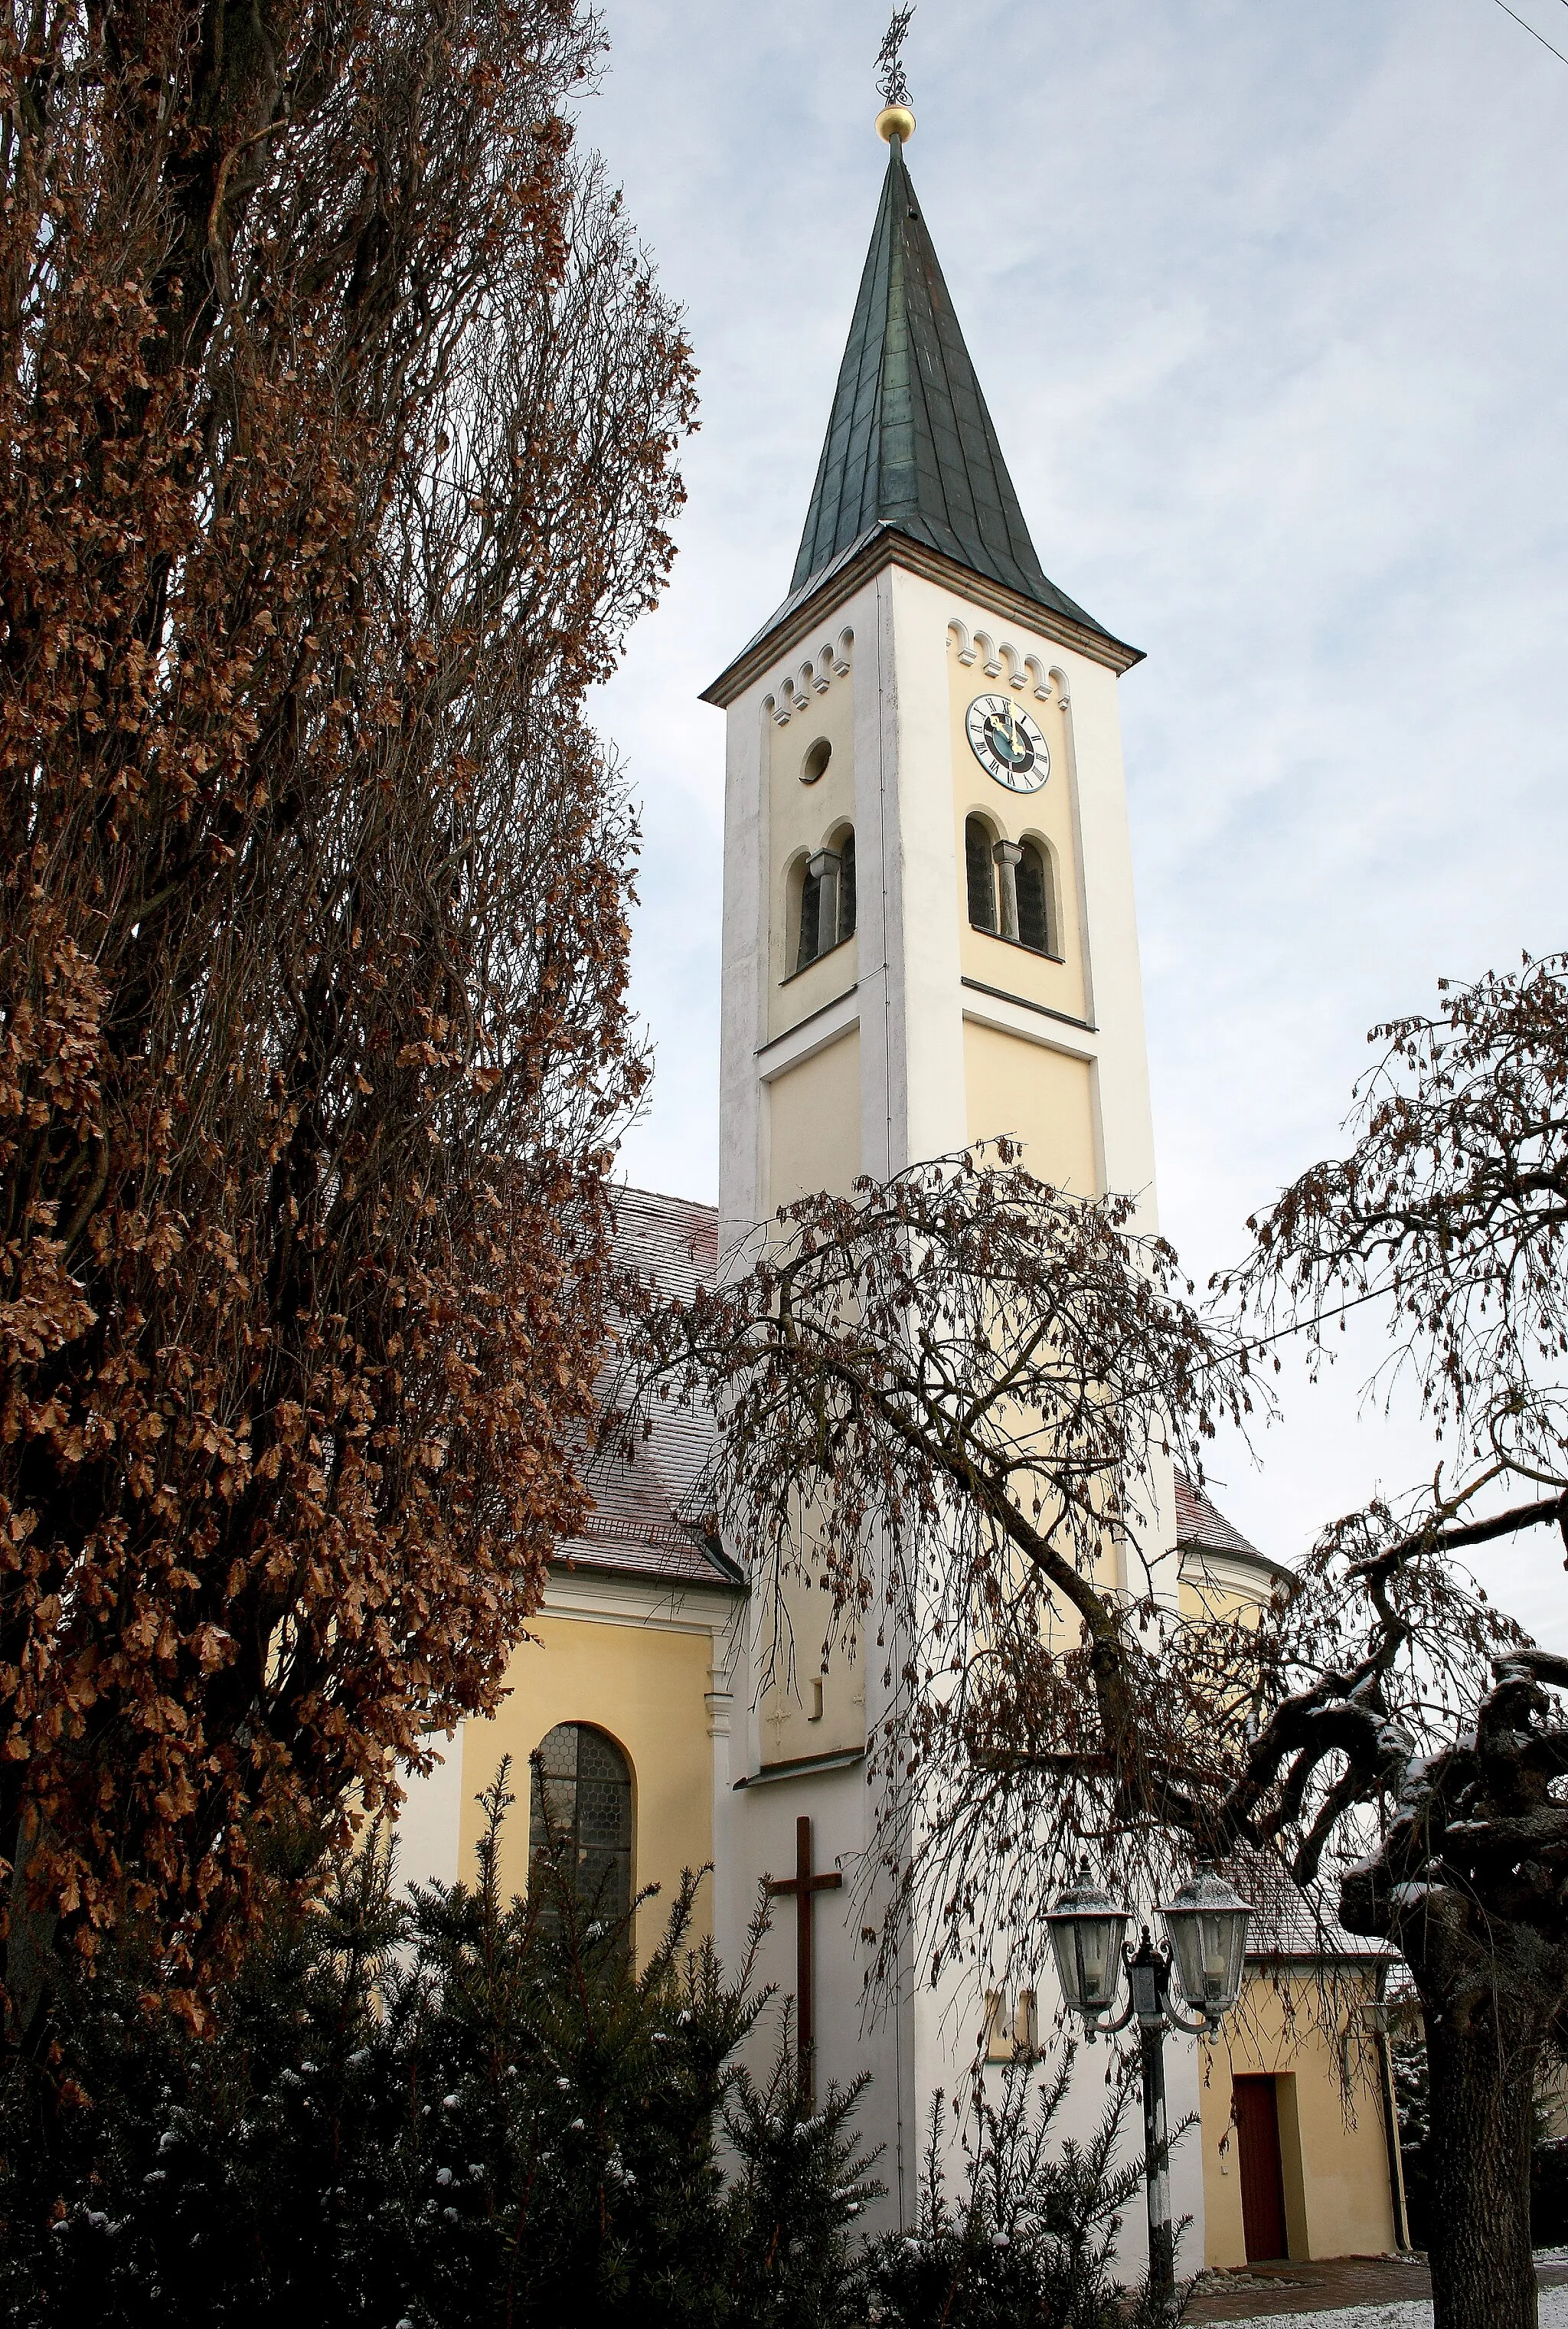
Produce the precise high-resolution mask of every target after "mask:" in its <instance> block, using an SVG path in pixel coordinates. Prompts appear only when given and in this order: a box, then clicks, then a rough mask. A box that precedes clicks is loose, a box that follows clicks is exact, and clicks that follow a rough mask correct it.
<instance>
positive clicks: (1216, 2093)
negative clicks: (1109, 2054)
mask: <svg viewBox="0 0 1568 2329" xmlns="http://www.w3.org/2000/svg"><path fill="white" fill-rule="evenodd" d="M1367 1994H1371V1993H1370V1988H1369V1989H1368V1993H1367ZM1295 2009H1296V2010H1295V2013H1294V2016H1293V2018H1290V2019H1288V2017H1287V2015H1286V2013H1285V2011H1284V2006H1283V2002H1282V1999H1281V1997H1280V1995H1279V1994H1278V1992H1277V1991H1276V1989H1275V1987H1274V1985H1273V1984H1272V1982H1271V1981H1270V1980H1269V1978H1268V1976H1267V1975H1254V1976H1253V1977H1252V1978H1251V1979H1249V1981H1248V1983H1247V1985H1246V1990H1245V1994H1244V2003H1243V2009H1242V2011H1241V2012H1240V2013H1238V2014H1236V2015H1235V2016H1234V2017H1233V2018H1232V2020H1231V2021H1230V2022H1228V2023H1226V2025H1225V2032H1224V2034H1223V2035H1222V2036H1221V2038H1220V2040H1219V2041H1218V2042H1217V2043H1216V2044H1215V2045H1213V2046H1204V2047H1202V2048H1201V2050H1200V2051H1201V2055H1202V2064H1201V2070H1200V2094H1201V2105H1200V2108H1201V2126H1200V2128H1199V2129H1198V2132H1199V2133H1200V2134H1201V2137H1202V2141H1203V2209H1204V2262H1205V2263H1206V2264H1209V2265H1215V2266H1219V2267H1221V2268H1224V2267H1228V2266H1234V2265H1243V2264H1245V2262H1246V2257H1247V2247H1246V2235H1245V2232H1244V2228H1243V2223H1242V2185H1241V2161H1240V2157H1239V2155H1238V2152H1237V2144H1236V2134H1235V2128H1234V2127H1233V2126H1232V2125H1231V2117H1230V2113H1231V2080H1232V2079H1233V2077H1245V2076H1247V2075H1248V2074H1253V2075H1255V2074H1257V2073H1260V2072H1261V2073H1262V2074H1263V2075H1264V2076H1267V2077H1273V2078H1276V2079H1278V2081H1279V2084H1278V2087H1277V2089H1276V2095H1277V2099H1278V2104H1279V2114H1280V2153H1281V2161H1282V2168H1283V2182H1284V2187H1285V2221H1286V2225H1287V2228H1288V2231H1289V2237H1290V2244H1291V2257H1292V2258H1296V2259H1297V2260H1298V2261H1300V2262H1305V2261H1306V2260H1307V2259H1308V2258H1311V2257H1339V2256H1381V2255H1382V2254H1384V2253H1385V2251H1386V2250H1388V2249H1392V2248H1393V2247H1394V2211H1393V2207H1392V2204H1391V2202H1390V2198H1389V2190H1388V2146H1387V2141H1386V2137H1385V2133H1384V2126H1383V2107H1382V2102H1381V2099H1380V2098H1379V2096H1378V2094H1377V2093H1376V2089H1375V2088H1373V2087H1371V2086H1368V2085H1364V2084H1362V2083H1360V2082H1357V2084H1356V2085H1355V2086H1354V2087H1353V2089H1352V2093H1351V2098H1350V2102H1351V2112H1352V2114H1353V2117H1354V2124H1353V2125H1347V2109H1346V2102H1345V2096H1344V2091H1343V2089H1342V2086H1341V2083H1340V2079H1339V2069H1338V2061H1337V2060H1336V2043H1337V2041H1335V2040H1334V2039H1333V2038H1331V2037H1330V2036H1329V2034H1328V2033H1327V2032H1324V2031H1323V2030H1321V2029H1320V2028H1318V2027H1315V2026H1314V2025H1313V2023H1312V2022H1311V2016H1310V2008H1309V2005H1308V2003H1307V2001H1306V1999H1305V1998H1303V1997H1301V1996H1300V1994H1298V1995H1297V1998H1296V2000H1295Z"/></svg>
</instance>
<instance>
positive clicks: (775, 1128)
mask: <svg viewBox="0 0 1568 2329" xmlns="http://www.w3.org/2000/svg"><path fill="white" fill-rule="evenodd" d="M767 1095H768V1098H767V1113H768V1143H769V1159H768V1166H769V1169H768V1204H769V1207H770V1209H771V1208H772V1207H773V1206H775V1205H787V1204H789V1203H791V1202H792V1201H793V1199H794V1198H796V1197H803V1196H806V1195H808V1194H810V1193H812V1192H814V1191H815V1190H818V1189H831V1190H833V1191H835V1192H836V1193H838V1194H840V1195H845V1196H847V1195H848V1193H849V1192H850V1187H851V1186H852V1184H853V1183H854V1181H855V1179H856V1176H857V1175H858V1174H859V1170H860V1031H859V1028H858V1027H851V1028H850V1030H849V1032H848V1033H846V1034H843V1035H840V1037H839V1039H838V1041H837V1042H834V1043H830V1044H829V1045H828V1047H827V1049H826V1050H825V1051H817V1052H814V1053H813V1054H812V1057H811V1058H810V1059H809V1060H803V1061H801V1063H800V1065H799V1067H796V1068H790V1069H787V1070H785V1072H784V1074H783V1075H782V1076H775V1079H774V1080H773V1081H772V1083H770V1084H769V1086H768V1088H767Z"/></svg>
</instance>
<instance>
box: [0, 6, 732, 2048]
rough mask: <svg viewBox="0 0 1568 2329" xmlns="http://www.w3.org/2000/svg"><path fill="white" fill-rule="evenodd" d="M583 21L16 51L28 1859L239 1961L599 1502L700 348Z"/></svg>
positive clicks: (7, 1665)
mask: <svg viewBox="0 0 1568 2329" xmlns="http://www.w3.org/2000/svg"><path fill="white" fill-rule="evenodd" d="M599 45H600V33H599V28H598V25H597V24H596V20H595V18H594V17H593V15H592V14H590V13H589V12H588V10H587V9H586V8H584V7H580V6H577V5H574V0H458V5H455V7H449V6H445V5H443V6H436V5H433V4H432V0H401V4H400V5H380V6H376V7H372V8H371V9H369V10H365V9H356V8H351V7H347V6H343V5H338V0H297V5H296V0H287V5H276V6H274V5H270V0H263V5H260V6H259V7H258V8H249V9H241V10H236V9H233V8H231V7H230V6H228V5H225V0H150V5H137V6H136V7H131V6H127V5H120V0H111V4H110V5H108V6H106V7H98V8H87V7H84V6H82V5H80V0H38V5H28V6H26V7H19V8H17V9H16V10H15V11H14V12H12V13H10V14H8V15H7V16H6V19H5V25H4V29H3V31H0V74H3V75H4V79H5V110H4V115H3V118H0V167H3V169H4V175H5V205H4V209H3V211H0V330H3V335H4V338H3V346H4V359H5V360H4V365H3V368H0V398H3V401H4V429H5V475H4V481H3V483H0V495H3V496H4V525H3V527H0V768H3V775H4V784H3V787H0V816H3V818H4V825H3V828H0V830H3V848H0V884H3V889H0V898H3V907H0V1355H3V1358H4V1364H5V1386H4V1393H3V1396H4V1401H5V1404H4V1430H3V1433H0V1855H3V1856H4V1859H5V1861H12V1860H14V1862H15V1864H16V1868H17V1871H18V1881H17V1883H16V1884H15V1885H14V1886H13V1887H12V1888H11V1899H12V1903H13V1909H12V1917H11V1925H10V1947H9V1958H8V1983H9V1987H10V1991H11V2004H12V2009H13V2010H12V2013H11V2015H10V2018H9V2022H8V2027H9V2028H10V2029H11V2031H12V2032H13V2034H15V2033H16V2032H17V2031H18V2029H19V2027H21V2026H22V2025H24V2024H25V2023H26V2020H27V2017H28V2014H29V2013H30V2012H31V2010H32V2006H33V2003H34V2002H35V2000H36V1996H37V1994H38V1989H39V1976H40V1972H41V1968H42V1959H41V1955H40V1952H41V1951H42V1952H43V1954H44V1956H47V1954H48V1952H49V1951H50V1950H51V1949H53V1948H56V1947H59V1946H61V1945H63V1944H64V1943H66V1942H70V1943H71V1944H73V1945H74V1946H75V1947H78V1948H79V1949H80V1950H83V1951H85V1952H87V1953H89V1955H90V1953H91V1951H92V1950H93V1948H94V1947H95V1946H96V1941H97V1937H98V1936H99V1934H100V1933H101V1932H102V1931H103V1930H104V1929H105V1928H107V1927H108V1926H110V1925H112V1924H113V1923H114V1922H115V1921H116V1920H117V1919H124V1918H126V1917H130V1918H133V1919H139V1920H141V1921H143V1922H144V1923H146V1925H147V1926H148V1928H149V1929H150V1931H151V1932H152V1933H153V1934H154V1936H155V1938H156V1940H157V1943H158V1949H159V1962H160V1964H161V1966H162V1968H163V1974H164V1978H165V1980H166V1981H167V1982H168V1983H169V1984H170V1985H172V1987H173V1989H174V1991H175V1992H176V1993H180V1992H182V1991H184V1992H186V1993H188V1994H190V1996H191V1997H192V2000H193V1999H194V1998H195V1995H196V1993H197V1992H198V1991H199V1989H200V1987H201V1986H202V1983H203V1982H204V1981H205V1980H206V1979H207V1977H208V1975H209V1974H210V1973H211V1970H212V1968H213V1966H214V1965H215V1964H217V1962H218V1961H219V1959H220V1958H221V1953H222V1948H223V1947H224V1946H225V1945H226V1937H228V1936H229V1935H230V1934H231V1933H232V1931H233V1930H234V1928H235V1920H236V1918H237V1917H239V1918H241V1919H242V1915H243V1912H244V1910H245V1908H246V1904H247V1899H248V1894H249V1888H250V1887H251V1884H252V1880H253V1871H254V1867H255V1849H254V1847H255V1842H256V1834H257V1830H258V1825H267V1824H268V1823H269V1822H273V1821H276V1820H277V1819H278V1818H280V1817H282V1818H294V1817H296V1816H297V1815H301V1814H302V1813H306V1814H308V1815H309V1816H310V1817H311V1818H312V1819H314V1820H317V1821H321V1820H323V1819H324V1820H325V1824H326V1825H327V1827H328V1828H330V1826H331V1825H332V1821H333V1816H335V1815H339V1814H341V1813H342V1811H343V1807H344V1806H345V1805H347V1804H348V1802H349V1801H350V1799H351V1797H352V1799H353V1801H354V1802H356V1803H357V1804H358V1805H359V1806H361V1807H362V1808H364V1809H367V1810H372V1811H373V1810H374V1809H375V1807H376V1806H378V1805H379V1804H380V1802H381V1801H382V1800H383V1799H384V1797H385V1796H386V1795H387V1793H388V1791H389V1789H390V1788H391V1787H394V1785H395V1777H394V1775H395V1770H396V1767H397V1765H398V1764H399V1761H400V1760H401V1761H405V1762H410V1761H412V1762H417V1761H418V1756H419V1753H420V1740H421V1737H422V1735H423V1734H424V1733H425V1732H426V1731H427V1730H430V1729H432V1728H438V1727H441V1726H445V1725H446V1724H449V1723H450V1722H451V1721H454V1720H455V1719H456V1718H458V1717H459V1716H461V1715H464V1714H465V1713H471V1712H474V1711H479V1710H483V1709H484V1708H487V1707H489V1706H491V1705H493V1703H494V1702H495V1699H496V1697H497V1694H498V1693H499V1690H500V1688H501V1684H502V1674H503V1671H504V1666H505V1662H506V1658H507V1655H508V1652H509V1649H510V1646H511V1645H512V1643H513V1642H514V1641H515V1640H516V1638H517V1636H518V1634H519V1632H520V1630H521V1627H522V1625H523V1623H524V1621H525V1619H526V1617H527V1614H528V1612H529V1611H530V1608H532V1607H533V1606H534V1604H535V1602H536V1600H537V1598H538V1595H539V1593H540V1588H541V1581H542V1577H543V1573H544V1566H545V1562H546V1561H547V1559H548V1555H549V1548H550V1546H551V1544H552V1542H553V1541H554V1539H555V1538H556V1536H557V1534H558V1533H559V1532H561V1531H562V1530H569V1528H570V1527H571V1526H572V1525H573V1524H574V1522H575V1519H576V1517H577V1514H578V1513H579V1511H580V1505H581V1496H582V1491H581V1489H580V1486H579V1484H578V1481H577V1474H576V1470H575V1466H574V1461H573V1453H572V1451H573V1446H574V1444H575V1442H576V1441H577V1439H578V1438H580V1434H581V1430H582V1427H583V1425H584V1421H585V1419H586V1418H587V1416H588V1415H589V1413H590V1411H591V1405H592V1384H593V1377H594V1372H595V1367H596V1360H597V1353H598V1345H599V1338H600V1334H601V1330H602V1320H603V1314H604V1299H605V1284H606V1261H607V1244H608V1214H607V1203H606V1179H605V1176H606V1171H607V1167H608V1157H609V1146H610V1142H611V1140H612V1137H613V1134H614V1129H615V1126H616V1125H617V1123H618V1122H619V1121H620V1120H621V1119H622V1118H623V1117H624V1112H625V1110H626V1108H628V1106H629V1105H630V1104H631V1103H632V1101H633V1100H634V1098H635V1095H636V1093H637V1091H638V1089H639V1088H640V1085H641V1082H642V1080H643V1073H644V1070H643V1061H642V1060H641V1058H640V1056H639V1053H638V1051H637V1047H636V1044H635V1042H634V1036H633V1033H632V1031H631V1028H630V1025H629V1023H628V1019H627V1016H626V1013H625V1009H624V999H623V998H624V980H625V970H626V918H625V905H626V898H627V891H628V883H629V879H630V867H631V860H632V855H633V851H634V825H633V822H632V819H631V817H630V815H629V812H628V810H627V807H626V806H625V803H624V795H623V793H622V790H621V787H620V784H619V780H618V778H617V777H616V774H615V768H614V767H613V765H612V764H611V763H610V762H609V761H608V759H606V755H605V753H604V752H603V751H602V750H601V749H600V747H599V746H598V745H597V743H596V740H595V738H594V736H593V735H592V733H591V731H590V730H589V728H588V727H587V724H586V721H585V717H584V698H585V693H586V691H587V688H588V686H589V685H590V684H591V683H593V682H594V681H596V680H597V679H600V678H602V677H603V676H604V675H605V674H606V672H607V671H608V670H609V669H610V668H611V666H612V665H613V664H614V662H615V657H616V655H617V654H618V651H619V647H620V643H621V640H622V638H623V636H624V632H625V629H626V627H627V625H628V624H629V623H630V621H631V620H632V619H633V618H634V616H635V615H636V614H637V612H638V611H639V610H640V609H642V608H645V607H647V606H649V605H651V604H652V603H653V600H654V599H655V597H656V595H657V592H658V589H659V588H660V585H661V581H662V576H663V574H664V571H665V570H666V568H667V566H668V563H669V559H670V555H671V545H670V542H669V539H668V536H667V533H666V531H665V528H666V523H667V521H668V518H669V516H670V514H671V511H672V510H673V508H674V507H675V505H676V504H677V503H678V502H679V499H680V497H681V488H680V483H679V479H678V476H677V475H676V472H675V468H674V454H675V448H676V446H677V442H678V440H679V438H680V437H681V434H682V432H683V431H684V429H686V428H687V426H688V425H689V423H690V413H691V407H692V372H691V366H690V355H689V352H688V349H687V346H686V343H685V341H684V338H683V336H682V335H681V330H680V326H679V322H678V319H677V318H676V316H674V315H673V313H672V312H671V308H670V306H669V305H668V303H667V302H666V301H665V300H664V298H663V297H662V294H661V293H660V291H659V288H658V287H657V284H656V282H655V280H654V278H653V274H652V271H651V269H650V268H649V266H648V264H647V262H646V260H645V259H643V256H642V255H641V253H640V252H639V250H638V249H637V246H636V244H635V241H634V237H633V234H632V231H631V229H630V227H629V225H628V222H627V221H626V219H625V216H624V212H623V209H622V207H621V203H620V198H619V196H618V195H617V194H616V193H615V192H614V191H613V189H612V188H611V187H610V186H609V184H607V182H606V179H605V176H604V174H603V172H602V169H601V167H600V165H599V164H598V163H597V161H596V159H595V158H594V157H593V156H590V155H587V154H585V153H584V152H582V151H581V150H579V148H578V146H577V143H576V141H575V136H574V130H573V127H572V123H571V119H570V118H569V114H568V110H567V108H568V104H569V102H570V100H571V98H572V95H573V92H574V90H578V89H580V88H581V87H582V86H583V85H584V82H585V78H586V77H587V75H588V74H589V73H590V71H591V70H592V68H593V65H594V61H595V58H596V52H597V50H598V48H599Z"/></svg>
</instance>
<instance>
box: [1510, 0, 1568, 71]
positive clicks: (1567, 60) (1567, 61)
mask: <svg viewBox="0 0 1568 2329" xmlns="http://www.w3.org/2000/svg"><path fill="white" fill-rule="evenodd" d="M1563 6H1564V7H1565V8H1568V0H1563ZM1498 7H1499V8H1500V9H1501V10H1502V12H1503V14H1504V15H1505V16H1512V17H1513V19H1514V22H1515V24H1524V25H1525V30H1526V33H1528V34H1529V35H1530V38H1531V39H1532V40H1533V41H1539V42H1540V43H1541V46H1542V47H1543V48H1544V49H1545V50H1547V51H1549V52H1550V53H1551V54H1552V55H1553V56H1554V57H1555V58H1556V60H1557V61H1558V63H1559V64H1560V65H1568V57H1565V56H1564V55H1563V52H1562V50H1561V49H1554V48H1553V47H1552V43H1551V42H1550V41H1549V40H1548V39H1547V38H1546V35H1545V33H1538V32H1537V31H1536V30H1535V26H1534V24H1525V19H1524V18H1523V16H1521V15H1519V14H1517V13H1516V11H1515V10H1514V9H1512V8H1510V7H1509V5H1508V0H1498Z"/></svg>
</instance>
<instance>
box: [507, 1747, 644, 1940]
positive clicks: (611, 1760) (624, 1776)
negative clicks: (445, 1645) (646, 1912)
mask: <svg viewBox="0 0 1568 2329" xmlns="http://www.w3.org/2000/svg"><path fill="white" fill-rule="evenodd" d="M532 1768H533V1777H532V1784H531V1786H530V1791H529V1823H528V1861H529V1873H530V1881H532V1879H533V1877H534V1875H535V1872H540V1873H542V1871H540V1862H541V1861H542V1860H544V1859H545V1858H546V1857H547V1856H548V1855H549V1854H550V1853H552V1852H553V1853H555V1855H556V1856H557V1865H558V1866H559V1870H560V1872H561V1876H562V1877H563V1878H564V1880H565V1884H566V1887H567V1889H568V1891H569V1893H570V1895H571V1897H572V1899H573V1900H575V1901H576V1904H577V1916H578V1925H579V1930H581V1931H583V1932H585V1933H587V1931H588V1929H589V1928H591V1927H592V1926H594V1925H595V1924H599V1925H602V1926H603V1927H604V1928H605V1931H606V1938H608V1937H611V1936H614V1937H615V1938H616V1939H617V1940H619V1941H620V1943H621V1944H622V1946H626V1945H627V1944H629V1941H630V1932H629V1922H630V1913H631V1907H632V1769H631V1766H630V1764H629V1763H628V1762H627V1760H626V1759H625V1757H624V1755H623V1754H622V1752H621V1750H620V1749H619V1748H618V1747H617V1746H616V1744H615V1740H613V1739H607V1738H606V1735H605V1733H604V1732H603V1731H602V1730H593V1729H592V1728H591V1727H590V1725H589V1724H587V1723H586V1722H558V1723H557V1725H556V1727H555V1729H554V1730H551V1731H549V1733H548V1734H547V1735H546V1737H545V1739H544V1740H543V1741H542V1742H541V1744H540V1749H539V1752H538V1753H537V1754H536V1755H535V1756H534V1757H533V1758H532ZM541 1915H542V1918H543V1920H544V1922H545V1923H546V1924H547V1925H557V1924H559V1919H560V1894H559V1890H558V1888H557V1887H556V1886H555V1885H553V1884H552V1885H549V1886H548V1887H547V1888H546V1891H545V1894H544V1897H543V1900H542V1901H541ZM595 1938H596V1937H595Z"/></svg>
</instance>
